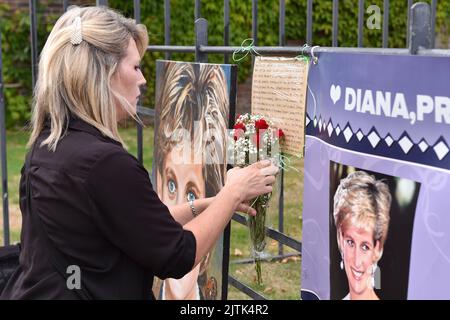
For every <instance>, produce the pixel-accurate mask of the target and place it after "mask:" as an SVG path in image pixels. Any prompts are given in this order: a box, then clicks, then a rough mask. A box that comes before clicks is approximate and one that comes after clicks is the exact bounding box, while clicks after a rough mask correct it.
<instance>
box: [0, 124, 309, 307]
mask: <svg viewBox="0 0 450 320" xmlns="http://www.w3.org/2000/svg"><path fill="white" fill-rule="evenodd" d="M120 133H121V136H122V138H123V139H124V141H125V144H126V145H127V147H128V150H129V152H130V153H131V154H133V155H135V156H136V155H137V145H136V141H137V140H136V128H135V127H134V125H130V126H129V127H127V128H123V129H121V130H120ZM143 137H144V142H143V143H144V166H145V167H146V168H147V170H148V171H149V172H151V167H152V160H153V127H152V126H148V127H147V128H144V133H143ZM27 139H28V132H26V131H25V130H15V131H8V132H7V152H8V154H7V161H8V193H9V211H10V232H11V241H12V242H16V241H19V239H20V228H21V223H22V221H21V214H20V209H19V191H18V190H19V179H20V170H21V168H22V166H23V163H24V159H25V154H26V148H25V145H26V142H27ZM291 165H292V166H293V167H295V168H296V169H298V170H299V172H297V171H295V170H292V169H291V170H288V171H286V172H285V180H284V181H285V187H284V194H285V197H284V232H285V233H286V234H287V235H289V236H291V237H293V238H295V239H298V240H301V238H302V235H301V230H302V219H301V210H302V203H301V197H302V194H303V161H302V160H295V161H292V163H291ZM277 207H278V202H277V201H276V199H273V200H272V203H271V210H270V214H269V215H270V218H269V224H270V225H271V226H272V227H274V228H278V216H277V210H276V208H277ZM0 210H1V214H0V229H1V234H0V243H1V244H3V229H2V228H3V208H2V207H0ZM230 241H231V242H230V262H231V263H230V274H231V275H233V276H234V277H235V278H237V279H238V280H240V281H241V282H244V283H245V284H247V285H248V286H250V287H251V288H253V289H254V290H256V291H258V292H259V293H261V294H262V295H264V296H265V297H266V298H268V299H299V298H300V264H301V258H300V257H298V256H295V257H291V258H287V259H283V260H281V261H271V262H264V263H263V264H262V276H263V282H264V284H263V285H262V286H258V285H257V284H256V283H255V281H254V276H255V270H254V265H253V264H252V263H250V264H248V263H247V264H240V263H239V264H237V263H235V261H237V260H242V259H246V258H249V257H250V246H249V243H250V238H249V233H248V229H247V227H245V226H243V225H241V224H239V223H237V222H234V221H233V222H232V225H231V240H230ZM267 252H269V253H270V254H272V255H276V254H278V243H277V242H276V241H274V240H271V239H267ZM284 252H285V253H294V251H293V250H291V249H289V248H287V247H284ZM280 275H282V277H281V276H280ZM228 298H229V299H230V300H233V299H248V298H249V297H248V296H247V295H245V294H243V293H241V292H239V291H238V290H236V289H235V288H234V287H232V286H229V293H228Z"/></svg>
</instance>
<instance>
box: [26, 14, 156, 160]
mask: <svg viewBox="0 0 450 320" xmlns="http://www.w3.org/2000/svg"><path fill="white" fill-rule="evenodd" d="M78 17H79V18H78ZM76 20H78V21H81V23H79V24H78V27H81V31H80V30H79V29H78V32H81V34H79V35H80V36H81V37H79V38H78V39H77V37H75V41H74V33H76V32H77V30H76V25H77V24H76V22H77V21H76ZM80 38H81V39H80ZM131 38H132V39H134V40H135V41H136V46H137V48H138V50H139V53H140V56H141V57H142V56H143V55H144V53H145V50H146V48H147V45H148V34H147V29H146V27H145V26H144V25H142V24H136V22H135V21H134V20H133V19H128V18H125V17H124V16H122V15H121V14H120V13H117V12H116V11H114V10H111V9H109V8H106V7H85V8H80V7H75V6H72V7H70V8H69V10H68V11H67V12H66V13H64V14H63V15H62V16H61V17H60V18H59V19H58V21H57V22H56V24H55V26H54V27H53V30H52V31H51V33H50V35H49V37H48V39H47V42H46V43H45V46H44V48H43V50H42V52H41V56H40V61H39V75H38V80H37V83H36V87H35V90H34V96H33V111H32V118H31V127H32V133H31V137H30V140H29V141H28V146H31V145H32V144H33V143H34V142H35V141H36V139H37V137H38V136H39V134H40V132H41V131H42V129H43V127H44V123H45V120H46V118H48V119H49V120H50V124H51V128H50V130H51V131H50V135H49V136H48V137H47V138H46V139H45V140H44V141H43V142H42V144H41V145H47V146H48V149H49V150H53V151H55V150H56V147H57V144H58V141H59V140H60V139H61V138H62V137H63V135H64V134H65V131H66V126H67V124H68V121H69V118H70V116H75V117H78V118H80V119H81V120H83V121H85V122H87V123H89V124H91V125H92V126H94V127H96V128H97V129H98V130H99V131H100V132H101V133H102V134H104V135H105V136H107V137H109V138H112V139H114V140H117V141H119V142H121V143H122V140H121V138H120V136H119V133H118V130H117V118H116V108H115V104H116V103H117V102H118V103H120V104H121V106H122V107H123V108H124V110H125V111H126V112H127V113H128V114H130V115H131V116H132V117H133V118H135V119H137V116H136V115H135V114H134V111H133V109H132V106H131V105H130V104H129V103H128V102H127V100H126V99H125V98H124V97H123V96H121V95H120V94H118V93H117V92H114V91H113V90H112V88H111V77H112V76H113V75H114V73H115V72H116V70H118V68H117V67H118V65H119V63H120V61H121V59H122V58H123V57H124V56H125V55H126V52H127V48H128V45H129V41H130V39H131ZM77 40H78V41H77ZM80 40H81V42H80Z"/></svg>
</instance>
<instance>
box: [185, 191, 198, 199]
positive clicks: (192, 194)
mask: <svg viewBox="0 0 450 320" xmlns="http://www.w3.org/2000/svg"><path fill="white" fill-rule="evenodd" d="M195 199H197V197H196V196H195V193H193V192H192V191H189V192H188V193H187V201H194V200H195Z"/></svg>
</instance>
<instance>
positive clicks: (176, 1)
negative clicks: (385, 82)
mask: <svg viewBox="0 0 450 320" xmlns="http://www.w3.org/2000/svg"><path fill="white" fill-rule="evenodd" d="M141 2H142V4H141V17H142V18H141V20H142V23H144V24H145V25H146V26H147V28H148V30H149V34H150V43H152V44H163V43H164V1H162V0H161V1H155V0H148V1H146V0H142V1H141ZM428 2H431V0H428ZM339 3H340V7H339V38H338V41H339V45H340V46H347V47H354V46H356V45H357V29H358V27H357V21H358V13H357V10H358V9H357V8H358V0H341V1H340V2H339ZM371 4H375V5H378V6H379V7H380V8H381V12H382V8H383V0H371V1H365V5H366V8H367V7H368V6H369V5H371ZM390 4H391V7H390V17H389V21H390V23H389V47H399V48H402V47H405V46H406V22H407V9H406V1H390ZM109 5H110V6H111V7H113V8H116V9H118V10H120V11H122V12H123V13H124V14H125V15H127V16H130V17H132V16H133V1H122V0H109ZM201 7H202V8H201V9H202V16H203V17H204V18H206V19H207V20H208V22H209V30H208V33H209V35H208V42H209V44H210V45H223V0H203V1H202V6H201ZM3 8H4V7H3ZM0 9H1V7H0ZM171 9H172V10H171V22H172V23H171V43H172V44H177V45H193V44H194V41H195V40H194V39H195V34H194V23H193V21H194V0H172V1H171ZM258 9H259V10H258V40H259V42H258V44H259V45H266V46H272V45H278V12H279V8H278V0H270V1H269V0H265V1H259V6H258ZM0 12H1V11H0ZM230 12H231V17H230V25H231V36H230V42H231V43H230V44H231V45H235V46H239V45H240V44H241V42H242V41H243V40H244V39H246V38H249V37H251V27H252V19H251V18H252V17H251V14H252V5H251V1H250V0H230ZM313 12H314V14H313V43H312V44H313V45H320V46H331V39H332V1H331V0H324V1H317V0H316V1H314V6H313ZM42 16H43V15H42V14H41V15H40V18H41V20H40V25H41V26H42V27H40V29H39V30H40V31H39V38H40V43H43V39H45V36H46V34H47V32H48V30H49V27H48V26H50V25H51V24H52V21H54V17H46V18H45V20H43V19H44V18H42ZM368 17H369V15H368V14H365V20H367V18H368ZM449 20H450V1H446V0H439V1H438V10H437V28H436V30H437V32H438V34H439V35H440V36H441V42H442V43H443V45H444V46H445V47H446V46H448V38H449V35H450V23H449ZM0 25H1V30H2V37H3V56H4V68H5V70H4V78H5V82H6V83H7V84H8V85H7V88H6V89H5V94H6V103H7V116H6V118H7V123H8V126H12V125H14V124H18V125H22V124H23V122H24V121H25V120H26V119H28V117H29V105H30V95H31V75H30V70H31V69H30V65H31V63H30V48H29V18H28V12H24V13H14V14H13V15H10V16H7V17H5V16H1V14H0ZM305 38H306V0H286V39H287V41H288V44H290V45H299V46H301V45H302V44H303V43H304V42H305ZM381 41H382V30H381V29H380V30H376V29H374V30H369V29H368V28H366V27H365V28H364V46H366V47H380V46H381ZM162 58H164V55H163V54H161V53H148V54H146V56H145V58H144V62H143V69H144V74H145V75H146V77H147V81H148V90H147V93H146V94H145V99H144V104H145V105H146V106H152V105H153V102H154V77H155V60H156V59H162ZM172 59H174V60H185V61H193V60H194V59H195V57H194V55H193V54H173V55H172ZM209 61H210V62H215V63H221V62H223V61H224V60H223V56H222V55H210V56H209ZM230 61H231V57H230ZM238 64H239V80H240V81H243V80H245V79H246V78H247V77H248V76H249V73H250V71H251V59H248V58H247V59H244V60H243V61H241V62H238Z"/></svg>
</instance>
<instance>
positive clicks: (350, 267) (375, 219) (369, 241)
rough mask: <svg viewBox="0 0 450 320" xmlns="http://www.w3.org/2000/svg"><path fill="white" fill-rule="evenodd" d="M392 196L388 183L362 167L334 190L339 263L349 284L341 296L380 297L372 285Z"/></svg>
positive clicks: (374, 279)
mask: <svg viewBox="0 0 450 320" xmlns="http://www.w3.org/2000/svg"><path fill="white" fill-rule="evenodd" d="M391 198H392V197H391V194H390V193H389V187H388V186H387V185H386V184H385V183H384V182H383V181H380V180H375V178H374V177H373V176H371V175H369V174H367V173H366V172H364V171H356V172H353V173H351V174H349V175H348V176H347V177H346V178H345V179H342V180H341V182H340V184H339V187H338V189H337V190H336V193H335V195H334V211H333V216H334V222H335V225H336V229H337V242H338V248H339V251H340V252H341V257H342V260H341V262H340V267H341V269H343V270H345V273H346V274H347V280H348V287H349V293H348V295H347V296H346V297H344V300H378V299H379V298H378V296H377V294H376V293H375V290H374V287H375V285H376V283H375V282H376V280H377V279H376V273H377V272H378V273H379V269H378V268H379V267H378V265H377V263H378V261H379V260H380V259H381V256H382V255H383V249H384V243H385V242H386V238H387V234H388V229H389V216H390V214H389V210H390V207H391ZM377 269H378V270H377ZM378 280H380V279H378Z"/></svg>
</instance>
